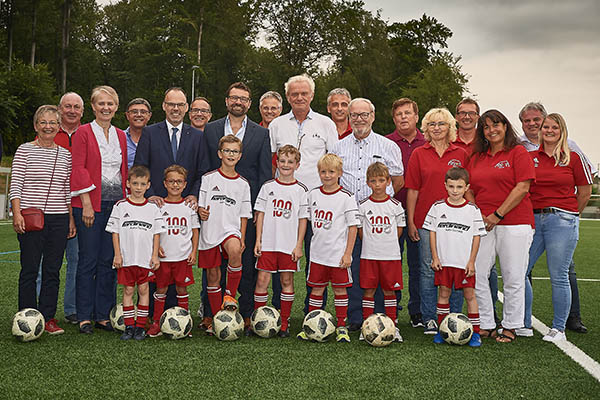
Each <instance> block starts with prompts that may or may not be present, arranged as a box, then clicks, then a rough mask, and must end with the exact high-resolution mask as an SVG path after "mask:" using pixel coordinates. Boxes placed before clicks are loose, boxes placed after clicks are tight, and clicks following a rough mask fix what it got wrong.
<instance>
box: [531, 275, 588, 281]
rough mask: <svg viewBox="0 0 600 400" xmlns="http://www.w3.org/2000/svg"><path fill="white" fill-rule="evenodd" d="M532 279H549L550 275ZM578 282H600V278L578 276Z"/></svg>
mask: <svg viewBox="0 0 600 400" xmlns="http://www.w3.org/2000/svg"><path fill="white" fill-rule="evenodd" d="M531 279H533V280H536V281H549V280H550V277H549V276H534V277H532V278H531ZM577 282H600V279H590V278H577Z"/></svg>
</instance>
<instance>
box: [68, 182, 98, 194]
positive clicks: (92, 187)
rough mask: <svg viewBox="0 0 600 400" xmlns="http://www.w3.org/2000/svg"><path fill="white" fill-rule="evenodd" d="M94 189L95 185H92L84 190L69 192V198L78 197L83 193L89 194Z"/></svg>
mask: <svg viewBox="0 0 600 400" xmlns="http://www.w3.org/2000/svg"><path fill="white" fill-rule="evenodd" d="M94 189H96V185H94V184H92V186H90V187H87V188H85V189H81V190H76V191H74V192H71V197H77V196H79V195H81V194H84V193H89V192H91V191H92V190H94Z"/></svg>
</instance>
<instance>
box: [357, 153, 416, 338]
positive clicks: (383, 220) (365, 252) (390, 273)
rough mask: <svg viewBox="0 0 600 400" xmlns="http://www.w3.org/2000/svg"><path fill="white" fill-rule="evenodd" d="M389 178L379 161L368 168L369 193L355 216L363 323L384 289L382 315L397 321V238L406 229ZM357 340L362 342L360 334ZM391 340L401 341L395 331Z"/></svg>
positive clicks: (399, 277)
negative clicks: (359, 245) (378, 291)
mask: <svg viewBox="0 0 600 400" xmlns="http://www.w3.org/2000/svg"><path fill="white" fill-rule="evenodd" d="M391 181H392V179H391V176H390V171H389V170H388V168H387V167H386V166H385V165H384V164H383V163H381V162H376V163H373V164H371V165H370V166H369V168H367V185H368V186H369V188H370V189H371V192H372V194H371V195H370V196H369V197H367V198H366V199H364V200H363V201H361V202H360V204H359V206H358V216H359V219H360V222H361V224H360V225H359V227H358V235H359V237H360V238H361V239H362V249H361V253H360V287H361V288H362V289H364V292H363V300H362V309H363V320H366V319H367V318H368V317H369V316H370V315H371V314H373V310H374V309H375V298H374V296H375V290H376V289H377V287H378V286H379V285H381V288H382V290H383V295H384V305H385V314H386V315H387V316H388V317H390V318H391V319H392V321H394V322H396V321H397V319H398V302H397V300H396V294H395V293H394V292H395V291H397V290H402V256H401V252H400V242H399V241H398V238H399V237H400V236H402V228H403V227H405V226H406V218H405V216H404V208H402V205H401V204H400V202H399V201H398V200H396V199H394V198H393V197H390V196H389V195H388V194H387V193H386V188H387V186H388V185H389V184H390V183H391ZM359 340H363V336H362V332H361V334H360V337H359ZM394 341H396V342H402V336H400V330H399V329H398V328H396V334H395V336H394Z"/></svg>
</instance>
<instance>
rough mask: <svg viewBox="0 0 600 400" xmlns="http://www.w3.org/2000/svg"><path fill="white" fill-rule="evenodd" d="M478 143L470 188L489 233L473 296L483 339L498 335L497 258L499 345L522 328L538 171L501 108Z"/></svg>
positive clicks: (484, 119)
mask: <svg viewBox="0 0 600 400" xmlns="http://www.w3.org/2000/svg"><path fill="white" fill-rule="evenodd" d="M475 140H476V144H475V149H474V151H473V154H472V155H471V159H470V161H469V173H470V174H471V190H472V191H473V194H474V195H475V203H476V204H477V206H478V207H479V208H480V209H481V214H482V215H483V222H484V223H485V226H486V229H487V231H488V234H487V235H486V236H484V237H482V238H481V244H480V245H479V253H478V254H477V259H476V261H475V278H476V283H475V295H476V296H477V304H478V305H479V317H480V319H481V333H480V334H481V336H482V337H496V331H495V328H496V323H495V321H494V311H493V305H492V298H491V293H490V287H489V281H488V278H489V276H490V271H491V269H492V268H495V265H496V256H498V257H499V259H500V269H501V271H502V279H503V281H504V307H503V318H502V328H503V330H502V332H501V333H500V335H498V337H497V338H496V341H498V342H502V343H510V342H512V341H513V340H515V338H516V334H515V329H517V328H520V327H522V326H523V315H524V309H525V282H524V280H525V271H526V269H527V261H528V255H529V246H530V244H531V240H532V238H533V226H534V222H533V211H532V207H531V201H530V199H529V186H530V184H531V183H532V182H533V181H534V180H535V170H534V168H533V162H532V161H531V157H530V156H529V154H528V153H527V150H525V148H524V147H523V146H521V145H519V141H518V137H517V135H516V133H515V131H514V130H513V128H512V126H511V124H510V122H509V121H508V119H507V118H506V117H505V116H504V115H503V114H502V113H501V112H500V111H498V110H489V111H486V112H485V113H484V114H483V115H482V116H481V117H480V118H479V122H478V123H477V137H476V139H475Z"/></svg>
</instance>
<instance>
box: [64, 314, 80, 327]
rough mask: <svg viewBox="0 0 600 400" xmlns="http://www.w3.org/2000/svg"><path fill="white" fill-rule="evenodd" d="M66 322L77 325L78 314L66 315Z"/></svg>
mask: <svg viewBox="0 0 600 400" xmlns="http://www.w3.org/2000/svg"><path fill="white" fill-rule="evenodd" d="M65 322H68V323H69V324H73V325H76V324H77V323H79V321H78V320H77V314H71V315H65Z"/></svg>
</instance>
